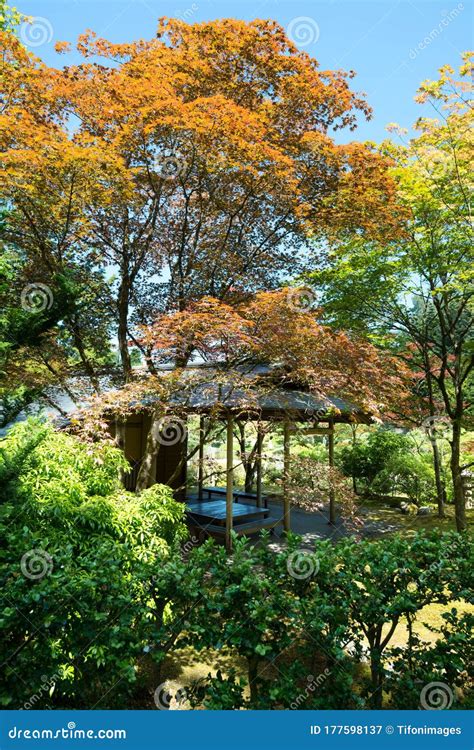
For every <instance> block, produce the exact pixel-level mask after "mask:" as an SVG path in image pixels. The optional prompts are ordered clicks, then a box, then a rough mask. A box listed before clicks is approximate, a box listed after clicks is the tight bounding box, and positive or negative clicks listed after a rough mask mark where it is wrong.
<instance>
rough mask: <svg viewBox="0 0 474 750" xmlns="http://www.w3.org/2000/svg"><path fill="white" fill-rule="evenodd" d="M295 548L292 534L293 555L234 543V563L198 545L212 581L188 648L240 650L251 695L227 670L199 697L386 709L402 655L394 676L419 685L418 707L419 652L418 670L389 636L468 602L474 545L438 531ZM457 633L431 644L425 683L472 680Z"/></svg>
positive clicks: (238, 703)
mask: <svg viewBox="0 0 474 750" xmlns="http://www.w3.org/2000/svg"><path fill="white" fill-rule="evenodd" d="M299 544H300V540H299V539H298V538H297V537H294V536H292V535H290V537H289V540H288V547H287V549H285V550H282V551H279V552H276V551H272V550H270V549H269V548H268V546H262V547H254V546H252V545H250V544H249V543H248V542H246V541H245V540H236V542H235V545H236V548H235V553H234V555H233V557H232V558H230V559H229V558H227V557H226V555H225V552H224V551H223V550H222V549H216V548H215V546H214V545H212V544H209V545H207V546H206V547H205V548H200V549H198V550H193V552H192V553H191V555H190V560H189V562H190V565H191V567H192V569H193V570H195V569H196V567H199V566H204V568H205V569H206V570H207V574H206V575H204V576H203V577H202V592H201V594H202V597H201V598H200V599H199V601H198V602H197V603H196V606H195V607H194V608H193V609H192V611H190V614H189V619H188V622H187V626H186V628H187V632H186V633H184V634H183V635H182V636H181V642H182V643H186V644H191V645H193V646H194V647H195V648H197V649H198V650H199V649H202V648H209V647H211V648H214V649H219V648H221V647H222V645H224V644H225V645H226V646H229V647H231V648H233V649H234V650H235V652H236V654H238V655H239V656H241V657H243V658H244V659H245V660H246V662H247V678H246V682H247V692H246V693H244V692H243V690H242V688H243V683H242V681H241V680H239V681H236V676H235V675H234V674H231V675H229V677H228V682H226V678H225V677H224V676H223V675H222V674H221V675H218V677H217V678H214V677H212V676H209V679H208V681H207V682H205V683H204V685H203V684H201V685H200V686H199V690H198V691H197V693H196V691H195V690H194V693H193V688H192V687H191V693H193V694H194V696H195V697H196V695H198V696H199V695H201V697H202V699H203V701H204V703H206V705H208V707H210V706H211V705H212V707H213V708H226V709H228V708H231V707H232V708H242V707H246V708H252V709H275V708H290V709H295V708H296V709H304V708H319V709H322V708H325V709H328V708H331V709H344V708H380V707H382V705H384V702H385V703H387V701H389V700H392V702H396V701H397V700H399V698H397V697H396V695H395V690H394V687H393V679H394V676H393V661H394V659H396V660H397V667H396V669H397V673H398V674H400V675H403V679H404V680H409V679H411V680H412V681H413V684H414V685H415V687H416V688H417V690H418V692H416V690H414V691H412V692H411V693H410V698H409V699H408V698H407V699H406V700H407V702H408V703H409V704H410V705H409V706H407V707H410V708H417V707H418V704H419V700H420V690H421V688H422V687H423V685H420V683H419V677H420V675H421V674H422V672H421V670H420V665H421V663H422V651H420V654H419V659H418V662H417V663H415V660H414V657H413V654H411V653H410V649H399V650H398V651H397V650H396V649H393V648H392V641H393V637H394V634H395V632H396V630H397V628H398V627H399V626H402V627H404V623H406V622H409V623H411V625H413V623H414V622H415V621H416V620H417V619H418V618H420V617H421V618H422V617H423V609H424V607H426V606H427V605H429V604H433V603H438V604H443V605H446V606H448V605H449V602H450V601H451V600H452V599H454V598H458V599H464V600H468V599H469V597H470V593H469V592H470V590H471V588H472V569H471V559H472V543H471V541H470V540H469V538H468V537H466V536H461V535H459V534H457V533H450V534H441V533H438V532H433V533H431V534H423V533H420V534H417V535H415V536H414V537H413V538H412V539H406V538H403V537H399V536H393V537H390V538H385V539H384V540H381V541H375V542H374V541H362V542H358V541H356V540H354V539H350V538H348V539H345V540H343V541H341V542H339V543H338V544H336V545H334V544H332V543H331V542H329V541H325V542H318V543H317V545H316V547H315V550H314V552H310V551H308V550H304V549H300V547H299ZM446 617H447V618H449V614H447V615H446ZM465 630H466V624H464V631H465ZM461 632H462V629H461V628H460V630H459V632H458V635H457V636H456V631H455V630H454V629H453V628H452V629H451V635H449V638H448V639H447V640H442V641H440V643H439V644H436V646H435V647H433V648H431V647H430V648H428V647H427V648H428V651H427V653H428V659H431V661H432V664H433V665H436V669H434V668H433V667H432V668H431V671H430V669H426V670H425V672H424V673H423V675H424V677H426V678H428V677H429V676H430V675H432V674H435V675H436V676H437V677H438V679H439V680H441V681H446V682H447V683H449V684H450V685H453V686H454V685H460V684H461V683H463V684H464V683H465V681H466V674H465V673H466V665H467V663H468V659H467V652H466V658H464V659H462V660H461V659H458V660H456V659H454V656H453V655H454V652H455V649H457V653H458V654H460V652H461V650H462V649H463V648H464V645H465V639H464V637H462V636H461V635H460V633H461ZM443 635H444V636H445V637H446V638H447V634H446V632H443ZM456 638H457V640H456ZM443 648H444V649H445V650H446V653H445V656H444V657H443V658H441V653H442V649H443ZM430 654H431V655H430ZM449 654H450V655H451V656H452V657H453V658H452V659H451V660H450V658H449ZM391 695H392V696H393V697H392V698H390V696H391ZM399 695H401V692H400V693H399ZM465 697H466V696H465ZM463 700H464V698H463V697H459V698H456V700H455V701H454V703H453V705H454V707H464V703H463Z"/></svg>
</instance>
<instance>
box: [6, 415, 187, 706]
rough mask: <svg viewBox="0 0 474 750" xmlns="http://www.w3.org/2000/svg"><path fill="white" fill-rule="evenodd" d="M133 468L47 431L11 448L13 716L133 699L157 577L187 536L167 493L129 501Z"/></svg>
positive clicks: (26, 428) (32, 426)
mask: <svg viewBox="0 0 474 750" xmlns="http://www.w3.org/2000/svg"><path fill="white" fill-rule="evenodd" d="M122 468H124V459H123V457H122V454H121V452H120V451H119V450H117V449H116V448H114V447H113V446H112V445H110V444H101V443H94V444H90V445H88V444H83V443H81V442H79V440H78V439H77V438H74V437H71V436H69V435H66V434H62V433H56V432H54V430H52V428H51V427H48V426H46V425H42V424H39V423H34V422H29V423H26V424H22V425H19V426H18V427H15V428H14V429H12V430H11V431H10V433H9V434H8V436H7V437H6V438H5V439H4V440H3V441H2V442H1V445H0V537H1V539H2V545H1V548H0V576H1V581H2V591H1V608H0V617H1V622H0V624H1V629H2V634H3V638H2V642H1V646H0V652H1V660H2V663H3V664H4V667H3V670H4V680H3V682H2V686H1V688H0V701H1V703H2V704H3V705H4V706H8V707H11V708H19V707H22V706H25V707H27V708H29V707H32V706H34V707H35V708H41V707H44V706H46V705H51V704H53V705H54V706H56V707H61V706H71V705H72V706H74V707H75V708H82V707H85V708H92V707H95V706H98V707H100V708H104V707H108V706H116V705H120V704H121V702H123V700H124V696H125V695H128V694H129V693H130V691H131V690H132V688H133V684H134V682H135V680H136V663H137V658H138V656H139V655H140V654H141V653H142V651H143V647H144V645H145V644H146V643H149V642H150V641H151V640H153V637H154V632H155V629H156V602H154V600H153V597H152V594H153V588H152V583H151V582H152V578H153V575H154V573H155V571H156V570H157V568H160V566H161V565H165V564H166V563H167V561H168V560H169V558H170V557H171V555H172V552H173V549H174V547H175V545H176V543H177V542H178V541H179V539H181V538H183V537H184V535H185V527H184V525H183V523H182V519H183V506H182V504H180V503H177V502H176V501H174V500H173V498H172V495H171V491H170V490H169V489H168V488H167V487H163V486H161V485H155V486H154V487H152V488H150V489H148V490H146V491H144V492H142V493H141V494H140V495H132V494H130V493H127V492H125V491H124V490H123V489H122V487H121V485H120V481H119V470H120V469H122ZM174 588H175V586H174V583H173V591H174ZM45 686H46V687H45ZM112 688H113V690H112Z"/></svg>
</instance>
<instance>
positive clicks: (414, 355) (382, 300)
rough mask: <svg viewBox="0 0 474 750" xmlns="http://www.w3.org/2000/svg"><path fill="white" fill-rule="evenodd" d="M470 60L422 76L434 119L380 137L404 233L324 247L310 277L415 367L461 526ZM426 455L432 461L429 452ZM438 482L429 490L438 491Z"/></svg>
mask: <svg viewBox="0 0 474 750" xmlns="http://www.w3.org/2000/svg"><path fill="white" fill-rule="evenodd" d="M471 75H472V64H471V58H470V55H467V54H466V55H465V56H464V58H463V64H462V65H461V67H460V71H459V77H456V74H455V71H454V70H453V69H452V68H450V67H449V66H445V67H444V68H441V70H440V77H439V79H438V80H437V81H426V82H425V83H423V84H422V86H421V87H420V89H419V92H418V97H417V99H418V101H419V102H420V103H422V104H430V105H431V106H432V107H433V108H434V110H435V114H436V116H435V117H434V118H427V117H422V118H420V119H419V120H418V121H417V123H416V126H415V127H416V129H417V130H418V131H419V134H418V135H417V136H416V137H415V138H413V139H412V140H411V141H409V143H408V144H403V145H394V144H393V143H390V142H387V143H385V144H384V146H383V149H384V151H385V153H388V154H390V156H391V157H392V158H393V160H394V164H395V167H394V172H393V174H394V176H395V178H396V179H397V182H398V192H399V197H400V200H401V201H402V203H403V204H404V206H405V207H406V209H407V212H408V214H407V217H408V220H407V225H406V232H405V235H404V237H403V238H402V239H400V240H398V241H397V242H391V241H383V242H367V241H364V240H363V239H361V238H359V237H357V236H356V237H355V238H354V237H353V236H352V237H351V238H349V239H348V240H347V239H346V241H342V242H340V243H339V244H338V245H337V246H335V247H333V248H332V250H331V251H330V252H329V253H328V254H327V256H326V259H325V265H324V266H323V267H322V268H320V269H318V271H316V272H315V273H314V274H313V275H312V279H313V281H314V282H315V283H316V284H318V285H320V286H321V288H322V297H323V304H324V306H325V309H326V314H327V315H328V316H329V317H330V318H331V319H332V320H333V321H338V323H339V324H341V325H344V326H346V327H347V326H349V327H359V328H360V327H362V328H365V329H368V330H370V331H371V332H372V334H373V335H375V336H378V337H379V341H382V342H383V343H384V344H385V345H387V346H390V347H391V348H392V349H394V350H396V351H397V352H398V353H399V354H400V355H401V356H402V357H403V358H404V359H406V358H407V356H406V355H407V350H406V345H407V343H408V344H409V351H408V358H409V360H410V359H411V361H412V362H413V364H414V366H415V369H416V370H421V371H422V373H423V378H424V383H425V395H426V398H427V404H428V406H427V419H428V422H430V420H434V424H436V416H437V415H438V414H439V412H438V404H439V403H441V405H442V412H441V414H442V415H444V416H445V418H447V419H448V420H449V423H450V426H451V438H450V443H451V458H450V470H451V476H452V481H453V487H454V503H455V512H456V523H457V528H458V529H459V530H463V529H465V527H466V514H465V497H464V486H463V477H462V472H463V470H464V469H465V468H466V466H463V465H462V464H461V458H460V456H461V450H460V442H461V431H462V428H463V426H465V425H466V424H467V422H468V420H469V419H472V399H471V397H472V369H473V365H474V358H473V343H472V341H473V340H472V332H473V320H474V315H473V311H474V308H473V299H474V296H473V295H474V286H473V268H474V264H473V260H474V258H473V252H472V247H473V234H472V208H471V199H470V195H471V193H472V166H471V165H472V143H473V135H472V133H473V129H472V121H473V113H472V102H471V96H472V83H471V80H470V76H471ZM435 460H436V458H435ZM441 490H442V488H440V487H438V492H441Z"/></svg>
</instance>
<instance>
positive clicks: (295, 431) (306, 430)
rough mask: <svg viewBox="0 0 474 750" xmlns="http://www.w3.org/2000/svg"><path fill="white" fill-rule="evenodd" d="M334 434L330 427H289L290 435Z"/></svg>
mask: <svg viewBox="0 0 474 750" xmlns="http://www.w3.org/2000/svg"><path fill="white" fill-rule="evenodd" d="M333 432H334V429H333V428H331V427H301V428H298V427H291V428H290V433H291V434H292V435H330V434H331V433H333Z"/></svg>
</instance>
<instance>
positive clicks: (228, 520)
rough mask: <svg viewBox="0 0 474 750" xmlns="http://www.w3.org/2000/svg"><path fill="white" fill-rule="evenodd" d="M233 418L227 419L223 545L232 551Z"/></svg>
mask: <svg viewBox="0 0 474 750" xmlns="http://www.w3.org/2000/svg"><path fill="white" fill-rule="evenodd" d="M233 491H234V420H233V417H229V418H228V419H227V463H226V517H225V546H226V549H227V551H228V552H232V510H233V504H234V496H233Z"/></svg>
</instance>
